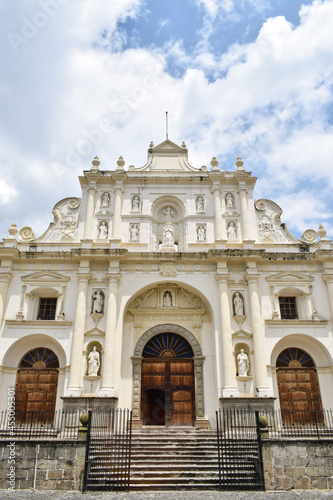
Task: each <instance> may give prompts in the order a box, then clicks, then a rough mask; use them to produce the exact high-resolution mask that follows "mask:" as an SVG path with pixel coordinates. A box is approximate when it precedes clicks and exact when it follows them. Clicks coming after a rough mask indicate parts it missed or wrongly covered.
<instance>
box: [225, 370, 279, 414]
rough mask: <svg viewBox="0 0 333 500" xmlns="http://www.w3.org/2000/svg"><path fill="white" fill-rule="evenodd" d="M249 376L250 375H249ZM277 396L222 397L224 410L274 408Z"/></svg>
mask: <svg viewBox="0 0 333 500" xmlns="http://www.w3.org/2000/svg"><path fill="white" fill-rule="evenodd" d="M247 378H248V377H247ZM275 399H276V398H270V397H267V398H254V397H237V398H235V397H234V398H220V401H221V403H222V408H223V410H224V409H226V408H235V409H237V410H242V409H243V410H259V411H260V410H274V401H275Z"/></svg>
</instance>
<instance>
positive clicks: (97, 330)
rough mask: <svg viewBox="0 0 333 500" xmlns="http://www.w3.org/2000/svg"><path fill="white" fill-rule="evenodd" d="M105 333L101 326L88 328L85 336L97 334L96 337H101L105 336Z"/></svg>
mask: <svg viewBox="0 0 333 500" xmlns="http://www.w3.org/2000/svg"><path fill="white" fill-rule="evenodd" d="M104 335H105V333H104V332H103V330H101V329H100V328H96V327H94V328H92V329H91V330H88V331H87V332H86V333H85V336H86V337H92V336H96V337H101V336H103V337H104Z"/></svg>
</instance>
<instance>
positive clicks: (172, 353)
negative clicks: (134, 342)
mask: <svg viewBox="0 0 333 500" xmlns="http://www.w3.org/2000/svg"><path fill="white" fill-rule="evenodd" d="M142 357H143V361H142V372H141V408H142V423H143V425H165V426H167V427H168V426H169V425H193V424H194V419H195V403H194V400H195V391H194V370H193V350H192V348H191V346H190V344H189V343H188V342H187V340H185V339H184V338H183V337H181V336H179V335H177V334H175V333H170V332H167V333H160V334H158V335H156V336H155V337H153V338H152V339H151V340H150V341H149V342H148V343H147V344H146V345H145V348H144V350H143V353H142Z"/></svg>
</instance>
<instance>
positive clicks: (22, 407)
mask: <svg viewBox="0 0 333 500" xmlns="http://www.w3.org/2000/svg"><path fill="white" fill-rule="evenodd" d="M57 387H58V370H57V369H41V370H38V369H34V368H32V369H24V368H23V369H20V370H19V371H18V374H17V381H16V412H17V418H18V419H19V420H30V419H33V420H38V419H39V418H43V419H45V418H50V419H51V420H52V419H53V412H54V410H55V406H56V397H57Z"/></svg>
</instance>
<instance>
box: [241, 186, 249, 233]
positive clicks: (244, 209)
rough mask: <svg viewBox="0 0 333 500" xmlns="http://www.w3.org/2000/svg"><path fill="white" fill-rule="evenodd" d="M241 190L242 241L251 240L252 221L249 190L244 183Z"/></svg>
mask: <svg viewBox="0 0 333 500" xmlns="http://www.w3.org/2000/svg"><path fill="white" fill-rule="evenodd" d="M239 188H240V191H239V192H240V202H241V215H242V239H243V241H244V240H249V239H250V219H249V209H248V201H247V189H246V186H245V185H244V184H243V183H240V184H239Z"/></svg>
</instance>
